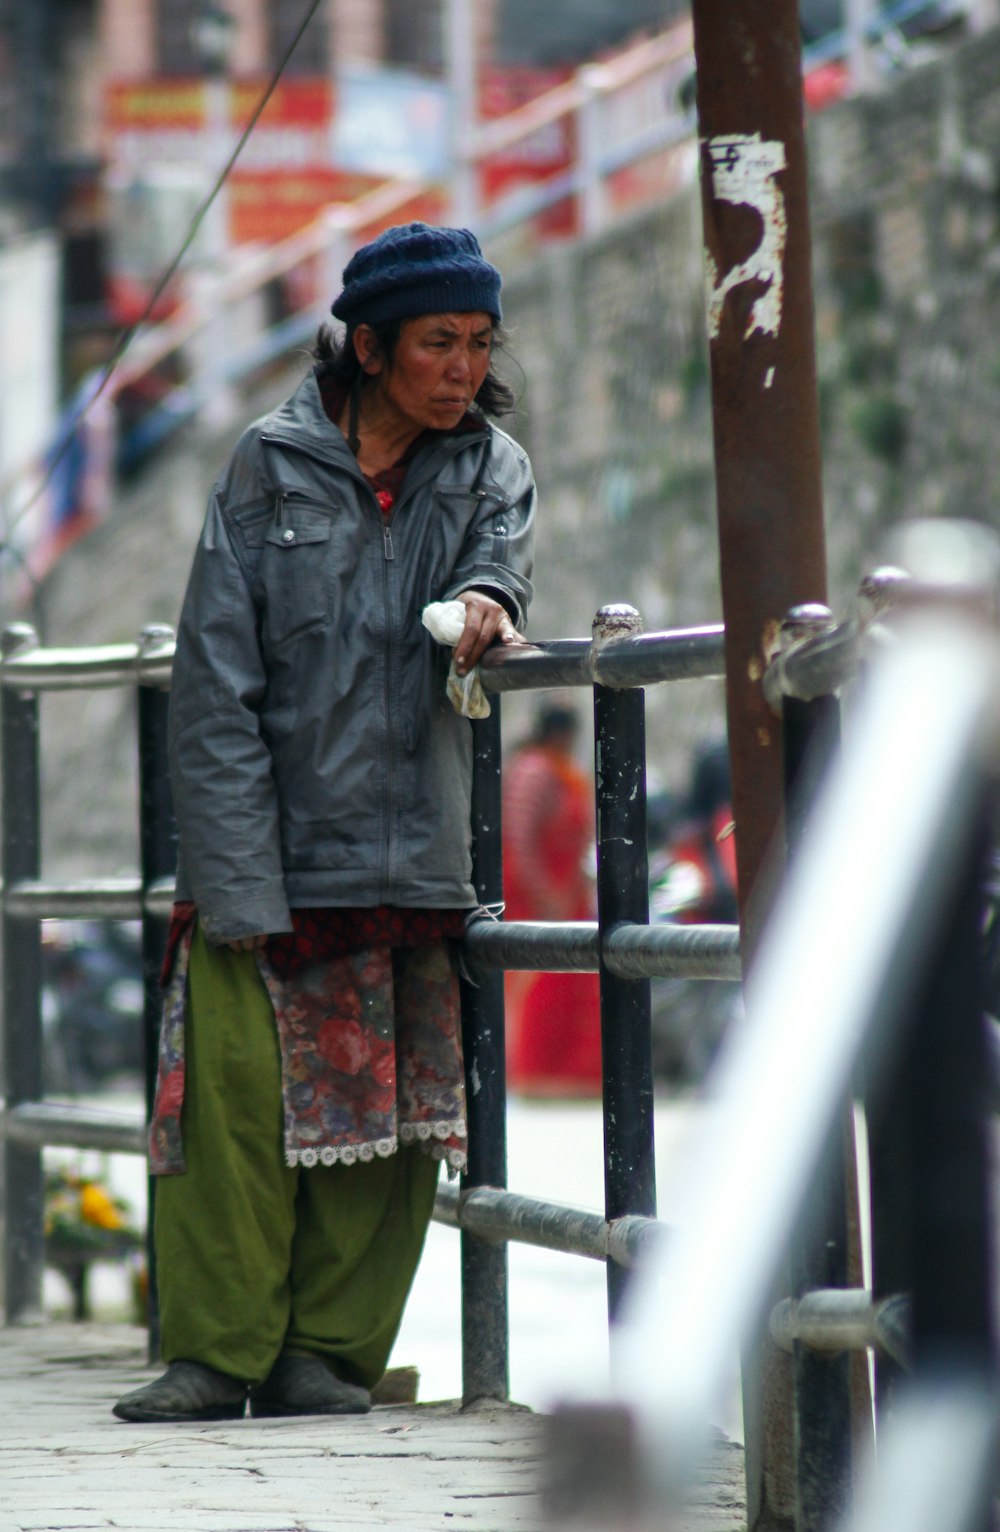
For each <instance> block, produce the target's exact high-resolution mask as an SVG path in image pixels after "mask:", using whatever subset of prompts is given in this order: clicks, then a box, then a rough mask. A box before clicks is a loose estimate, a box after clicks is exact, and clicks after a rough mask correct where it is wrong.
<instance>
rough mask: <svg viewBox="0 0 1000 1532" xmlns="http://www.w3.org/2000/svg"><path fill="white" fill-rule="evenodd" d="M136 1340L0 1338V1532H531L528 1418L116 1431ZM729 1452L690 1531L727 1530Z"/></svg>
mask: <svg viewBox="0 0 1000 1532" xmlns="http://www.w3.org/2000/svg"><path fill="white" fill-rule="evenodd" d="M154 1375H155V1374H154V1373H153V1372H151V1371H150V1369H149V1368H148V1367H147V1366H146V1362H145V1336H144V1332H143V1331H142V1330H138V1329H133V1328H131V1327H129V1326H125V1325H114V1326H111V1325H107V1326H102V1325H93V1324H85V1325H73V1324H68V1323H62V1324H45V1325H43V1326H27V1327H15V1328H7V1329H0V1532H92V1529H110V1528H116V1529H119V1532H369V1529H373V1532H374V1529H377V1528H384V1527H392V1528H397V1529H399V1532H448V1529H450V1528H455V1529H462V1532H466V1529H468V1532H545V1529H546V1527H547V1523H546V1521H545V1518H544V1516H543V1513H542V1508H541V1505H540V1501H539V1496H538V1493H537V1470H538V1463H539V1458H540V1454H541V1439H542V1432H543V1429H544V1419H543V1417H542V1416H540V1415H535V1414H533V1413H531V1412H530V1411H528V1410H522V1409H518V1408H504V1407H501V1406H490V1407H488V1408H485V1409H482V1410H474V1411H470V1412H468V1413H463V1412H461V1411H460V1410H459V1408H458V1406H457V1404H455V1403H443V1404H418V1405H410V1406H389V1405H387V1406H381V1407H377V1408H376V1409H374V1410H373V1411H372V1412H371V1414H370V1415H364V1416H346V1417H342V1418H340V1419H336V1420H330V1419H326V1418H322V1417H316V1416H313V1417H307V1418H302V1419H299V1420H261V1421H252V1420H250V1419H249V1418H247V1419H246V1420H243V1421H240V1422H235V1421H230V1422H222V1423H217V1424H210V1425H209V1424H206V1425H202V1426H181V1425H171V1426H167V1425H163V1426H156V1425H126V1424H124V1423H122V1422H119V1421H116V1420H115V1419H114V1417H113V1416H112V1415H111V1413H110V1407H111V1404H112V1403H113V1402H114V1400H115V1399H116V1398H117V1397H118V1395H119V1394H121V1393H124V1392H125V1391H126V1389H129V1388H134V1387H136V1386H137V1385H138V1384H139V1383H141V1382H143V1381H144V1380H145V1379H146V1378H147V1377H150V1376H154ZM741 1473H742V1452H741V1451H740V1449H739V1448H737V1447H733V1446H731V1445H730V1444H728V1443H726V1444H724V1445H723V1446H721V1447H720V1448H719V1449H718V1451H717V1453H716V1456H715V1458H714V1459H713V1467H712V1472H711V1475H710V1478H711V1481H712V1482H711V1493H710V1494H709V1495H708V1496H707V1497H706V1502H705V1505H704V1508H703V1510H702V1511H701V1512H700V1513H698V1514H697V1516H696V1518H695V1520H694V1521H693V1522H692V1523H691V1525H692V1526H697V1528H698V1532H738V1529H740V1528H742V1527H744V1526H745V1522H744V1520H743V1515H742V1483H741Z"/></svg>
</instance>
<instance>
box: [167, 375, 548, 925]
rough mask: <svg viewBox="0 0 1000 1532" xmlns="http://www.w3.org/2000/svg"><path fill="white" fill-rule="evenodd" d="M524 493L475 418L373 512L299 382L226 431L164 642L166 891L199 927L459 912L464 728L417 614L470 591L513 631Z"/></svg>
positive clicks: (415, 466)
mask: <svg viewBox="0 0 1000 1532" xmlns="http://www.w3.org/2000/svg"><path fill="white" fill-rule="evenodd" d="M534 510H535V488H534V483H533V480H532V476H531V467H530V464H529V462H528V459H527V457H526V456H525V454H524V453H523V452H522V451H521V449H520V447H518V446H517V444H516V443H515V442H513V441H512V440H511V439H510V437H508V436H506V435H505V434H504V433H503V432H502V431H499V430H497V429H496V428H495V427H494V426H491V425H487V424H485V423H484V424H483V426H482V429H475V430H464V431H456V432H453V433H449V434H448V435H442V436H441V437H439V438H437V439H436V440H434V441H433V442H432V443H430V444H429V445H427V446H425V447H424V448H422V449H421V450H420V452H419V453H418V454H417V456H416V457H415V459H414V461H413V463H412V464H411V465H410V468H409V471H408V473H407V477H406V482H405V484H404V487H403V490H402V492H401V493H400V496H399V498H398V500H397V501H396V504H395V506H394V507H393V510H392V514H391V518H390V520H389V522H388V523H386V522H385V519H384V517H383V515H382V512H381V510H380V509H379V507H378V505H377V503H376V500H375V496H374V494H373V492H372V490H371V489H370V487H369V486H368V485H367V484H366V483H365V480H364V478H363V477H362V475H361V473H360V471H359V469H358V465H357V462H356V461H355V458H354V456H353V454H352V453H351V452H350V450H349V449H348V446H347V443H346V441H345V440H344V437H343V435H342V433H341V432H340V431H339V430H338V429H337V427H336V426H334V425H333V424H331V422H330V421H329V420H328V418H327V416H326V415H325V413H324V411H323V406H322V403H321V400H320V394H319V389H318V386H317V384H316V381H315V378H314V377H313V375H312V374H310V375H309V376H308V377H306V379H305V380H304V382H303V383H302V384H301V386H300V387H299V389H298V390H297V392H296V393H295V394H294V395H293V397H292V398H291V399H289V400H288V401H287V403H285V404H284V405H282V406H281V407H280V408H279V409H277V410H275V411H274V413H273V414H271V415H268V416H266V417H265V418H264V419H263V420H260V421H258V422H257V423H256V424H255V425H253V426H251V427H250V429H249V430H248V431H247V432H246V433H245V434H244V435H243V437H242V438H241V439H240V441H239V443H238V444H237V446H236V449H235V451H234V453H233V456H232V458H231V459H230V461H229V464H228V466H227V467H226V469H225V471H224V473H223V475H222V477H221V478H220V480H219V482H218V483H217V484H216V486H215V488H214V490H213V493H212V497H211V500H210V502H209V508H208V515H207V518H206V521H205V526H204V530H203V532H202V536H201V540H200V542H199V545H198V549H197V552H196V554H195V559H194V565H193V568H192V572H191V579H190V583H189V585H188V589H187V594H186V596H185V600H184V608H183V611H182V614H181V621H180V628H179V631H178V637H177V654H176V659H175V662H174V672H173V686H172V691H171V705H170V770H171V781H172V784H173V792H174V805H175V808H176V812H177V820H178V825H179V830H180V863H181V865H180V868H179V871H178V897H179V898H181V899H193V900H194V901H195V903H196V905H197V907H198V912H199V915H200V917H201V920H202V922H203V925H204V927H205V931H206V935H207V936H208V937H209V939H210V940H211V941H214V942H222V941H226V940H231V939H232V938H234V937H239V936H247V935H251V934H253V933H254V932H257V931H269V932H280V931H289V930H291V919H290V915H289V910H290V908H295V907H299V908H302V907H308V906H318V905H342V906H366V905H377V904H394V905H409V906H424V907H426V908H463V907H466V906H471V905H473V904H474V903H475V896H474V892H473V888H472V884H471V882H470V871H471V862H470V829H469V800H470V789H471V757H472V751H471V726H470V724H469V721H468V720H467V719H464V718H461V717H459V716H458V714H456V713H455V712H454V710H453V708H452V707H451V704H450V703H449V702H448V701H447V700H446V697H445V690H444V682H445V676H446V674H447V670H448V663H449V658H450V656H449V653H448V651H447V650H446V649H443V648H442V647H441V646H440V645H438V644H436V643H435V642H434V640H433V639H432V638H431V636H430V634H429V633H428V632H427V631H426V630H425V629H424V627H423V626H422V624H421V621H420V614H421V611H422V609H423V607H424V606H425V605H426V603H427V602H428V601H440V600H447V599H449V598H450V597H453V596H456V595H457V594H458V593H459V592H460V591H463V590H466V589H468V588H469V587H470V586H475V587H477V588H478V589H482V590H486V591H487V592H489V593H491V594H493V595H495V596H496V598H497V599H498V600H500V601H502V602H503V604H504V605H505V606H506V607H507V609H508V611H509V612H510V614H511V616H512V617H513V618H514V619H515V621H516V622H517V624H518V626H519V627H523V625H524V619H525V612H526V609H527V605H528V601H529V600H530V597H531V583H530V579H529V576H530V573H531V561H532V538H533V522H534Z"/></svg>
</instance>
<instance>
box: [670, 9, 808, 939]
mask: <svg viewBox="0 0 1000 1532" xmlns="http://www.w3.org/2000/svg"><path fill="white" fill-rule="evenodd" d="M693 20H694V39H695V60H696V65H697V96H698V117H699V123H698V128H699V140H700V146H699V147H700V160H701V188H702V215H703V226H704V248H705V271H706V283H705V287H706V328H707V332H708V338H709V346H710V357H711V372H712V428H713V436H714V446H715V470H716V474H715V476H716V493H717V500H718V511H719V560H720V573H721V586H722V603H723V615H724V617H725V624H726V671H727V713H728V723H729V745H730V754H731V758H732V765H733V804H734V817H735V819H736V828H737V834H736V850H737V859H738V868H739V883H740V897H741V905H742V923H743V929H744V936H745V946H746V951H747V954H748V955H751V954H752V952H753V949H754V947H755V945H756V940H757V936H758V934H759V930H760V925H761V920H762V918H763V914H764V906H765V905H766V897H765V896H764V895H763V893H762V890H763V879H762V878H761V872H762V870H763V868H764V867H765V866H767V865H769V860H768V858H769V851H770V847H771V844H772V842H773V841H774V840H775V838H776V836H777V835H778V833H779V832H780V828H781V820H782V770H781V745H780V737H779V730H778V728H777V720H776V719H775V717H774V714H773V713H772V711H771V709H770V708H769V706H768V704H767V702H766V699H765V698H764V696H763V692H762V688H761V680H760V678H761V676H762V674H763V671H764V669H765V668H766V665H767V662H768V659H769V658H770V652H771V650H772V649H773V644H774V635H775V634H776V633H777V631H778V628H779V626H780V623H781V621H782V619H783V618H784V616H785V614H786V612H788V611H789V609H790V608H791V607H793V606H798V605H801V604H802V603H803V602H810V601H818V602H822V601H824V600H825V598H826V562H825V549H824V538H823V510H822V491H821V476H820V453H819V408H818V401H817V395H816V359H815V345H814V339H813V307H812V270H811V251H810V236H809V208H808V187H807V174H806V149H805V128H804V122H803V115H802V82H801V50H800V43H799V23H798V9H797V5H796V0H741V3H740V5H738V6H734V5H733V4H732V0H695V3H694V7H693Z"/></svg>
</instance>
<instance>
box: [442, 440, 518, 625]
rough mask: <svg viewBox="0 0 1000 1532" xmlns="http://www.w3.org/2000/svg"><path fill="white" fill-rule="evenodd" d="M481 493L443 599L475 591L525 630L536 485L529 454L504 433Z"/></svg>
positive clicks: (496, 442) (493, 452)
mask: <svg viewBox="0 0 1000 1532" xmlns="http://www.w3.org/2000/svg"><path fill="white" fill-rule="evenodd" d="M478 493H479V496H480V499H479V502H478V503H479V509H478V510H477V511H476V513H475V515H474V516H473V518H472V520H471V522H470V523H469V530H468V532H467V534H466V538H465V542H464V544H463V547H462V552H461V554H460V555H459V559H458V563H457V564H456V565H455V568H454V571H453V573H452V578H451V580H450V581H449V584H448V588H447V590H446V591H445V592H444V593H443V595H442V598H441V599H442V600H445V601H448V600H451V598H452V597H454V596H457V595H459V594H460V592H461V591H464V590H468V589H470V587H474V588H475V589H476V590H483V591H486V592H488V593H489V594H490V595H492V596H495V597H496V599H497V600H498V601H500V602H501V604H502V605H503V606H505V607H506V608H507V611H508V612H509V613H510V615H511V617H512V618H513V620H514V622H515V623H516V625H517V627H518V628H520V629H522V630H523V628H524V626H525V623H526V621H527V615H528V604H529V602H530V601H531V598H532V596H533V594H534V587H533V586H532V583H531V571H532V566H533V564H534V551H535V501H536V493H535V481H534V478H533V476H532V472H531V464H530V463H529V461H528V458H527V456H526V454H525V453H524V452H523V451H522V450H521V448H520V447H519V446H518V445H517V443H516V442H514V441H512V440H511V439H510V437H509V436H506V435H505V434H504V433H503V432H502V431H494V433H493V440H492V444H491V450H490V454H489V457H488V459H487V462H486V464H485V465H484V468H483V471H482V473H481V474H480V475H479V479H478Z"/></svg>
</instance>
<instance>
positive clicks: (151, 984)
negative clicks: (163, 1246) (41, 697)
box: [138, 626, 177, 1362]
mask: <svg viewBox="0 0 1000 1532" xmlns="http://www.w3.org/2000/svg"><path fill="white" fill-rule="evenodd" d="M173 639H174V632H173V629H172V628H167V627H156V626H151V627H147V628H143V630H142V633H141V635H140V638H139V659H140V666H141V662H142V660H143V659H144V658H147V657H148V656H150V655H151V654H152V653H153V651H154V650H156V649H159V648H162V647H164V646H167V647H169V646H170V645H172V643H173ZM169 702H170V697H169V693H168V692H166V691H163V690H162V689H161V688H160V687H158V686H143V685H142V684H140V686H139V706H138V729H139V862H140V872H141V879H142V895H143V910H142V982H143V1055H144V1060H145V1075H146V1080H145V1086H146V1121H147V1122H148V1121H149V1119H150V1117H151V1116H152V1111H153V1096H154V1093H155V1090H156V1062H157V1053H158V1049H159V1038H160V1012H161V1000H160V968H161V966H162V963H163V954H164V949H165V946H166V939H167V931H168V930H169V921H167V920H164V919H163V917H162V916H160V915H154V914H153V913H151V911H150V910H148V909H147V908H146V896H147V895H148V893H149V890H150V888H151V887H152V885H153V884H154V883H155V882H157V880H158V879H160V878H167V877H170V876H171V875H172V874H173V873H174V871H175V869H176V865H177V840H176V829H175V825H174V812H173V800H172V797H171V793H170V778H169V776H168V774H167V709H168V706H169ZM147 1184H148V1215H147V1223H146V1260H147V1268H148V1273H149V1289H148V1294H149V1296H148V1327H149V1359H150V1361H151V1362H155V1361H156V1359H157V1358H158V1356H159V1352H160V1313H159V1303H158V1295H157V1289H156V1252H155V1249H154V1247H153V1206H154V1199H155V1196H156V1179H155V1177H153V1176H150V1177H149V1178H148V1183H147Z"/></svg>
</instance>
